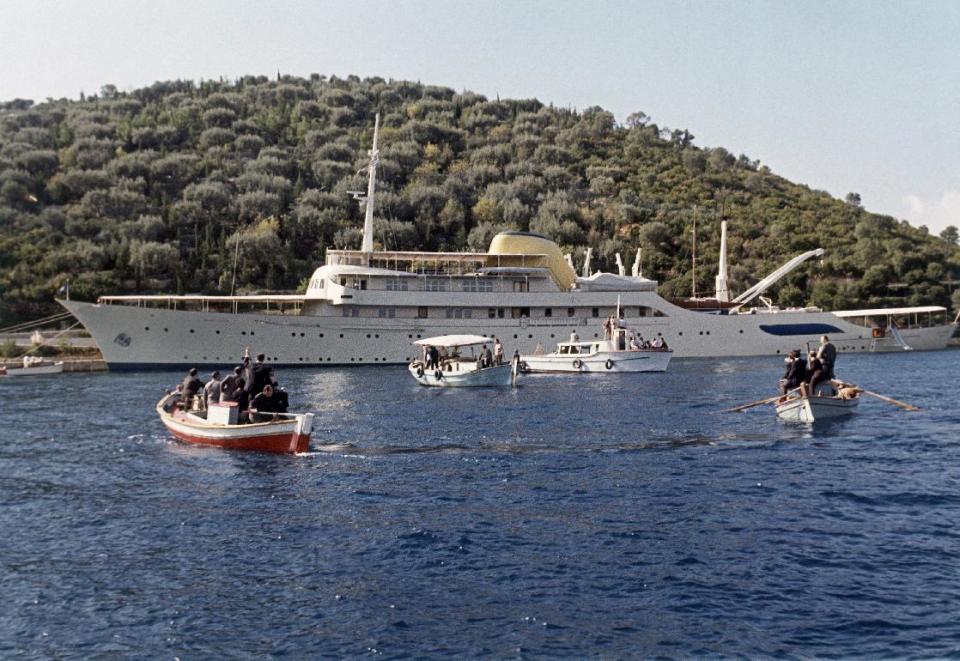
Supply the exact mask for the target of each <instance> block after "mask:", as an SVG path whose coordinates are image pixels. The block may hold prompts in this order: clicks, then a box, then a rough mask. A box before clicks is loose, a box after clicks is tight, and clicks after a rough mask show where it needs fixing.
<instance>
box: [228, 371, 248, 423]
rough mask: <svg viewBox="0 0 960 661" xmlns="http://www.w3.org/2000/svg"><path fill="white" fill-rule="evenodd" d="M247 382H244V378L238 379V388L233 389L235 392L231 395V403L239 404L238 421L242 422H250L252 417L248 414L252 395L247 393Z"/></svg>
mask: <svg viewBox="0 0 960 661" xmlns="http://www.w3.org/2000/svg"><path fill="white" fill-rule="evenodd" d="M246 385H247V382H246V381H244V379H243V377H242V376H241V377H239V378H238V379H237V387H236V388H234V389H233V392H232V393H230V400H229V401H231V402H236V403H237V413H238V416H237V419H238V420H239V421H240V422H241V423H244V422H249V421H250V417H249V415H248V414H247V409H249V408H250V393H248V392H247V388H246Z"/></svg>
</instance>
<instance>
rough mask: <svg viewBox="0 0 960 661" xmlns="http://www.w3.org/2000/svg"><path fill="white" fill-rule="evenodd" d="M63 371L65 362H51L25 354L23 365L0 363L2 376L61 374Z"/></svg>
mask: <svg viewBox="0 0 960 661" xmlns="http://www.w3.org/2000/svg"><path fill="white" fill-rule="evenodd" d="M62 371H63V362H62V361H58V362H55V363H54V362H51V361H49V360H44V359H43V358H38V357H37V356H24V357H23V365H11V366H9V367H4V366H2V365H0V378H7V377H13V376H41V375H45V374H60V373H61V372H62Z"/></svg>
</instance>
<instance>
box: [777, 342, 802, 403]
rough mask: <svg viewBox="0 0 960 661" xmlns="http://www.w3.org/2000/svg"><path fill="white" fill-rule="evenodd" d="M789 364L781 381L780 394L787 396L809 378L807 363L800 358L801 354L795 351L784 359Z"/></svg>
mask: <svg viewBox="0 0 960 661" xmlns="http://www.w3.org/2000/svg"><path fill="white" fill-rule="evenodd" d="M784 362H785V363H786V364H787V371H786V372H784V373H783V378H782V379H780V394H781V395H786V394H787V393H788V392H789V391H791V390H793V389H794V388H796V387H798V386H799V385H800V384H801V383H803V382H804V379H806V377H807V363H806V361H805V360H803V359H802V358H801V357H800V352H798V351H796V350H793V351H791V352H790V353H788V354H787V357H786V358H784Z"/></svg>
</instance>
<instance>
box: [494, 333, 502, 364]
mask: <svg viewBox="0 0 960 661" xmlns="http://www.w3.org/2000/svg"><path fill="white" fill-rule="evenodd" d="M493 361H494V363H495V364H497V365H502V364H503V345H502V344H500V338H499V337H494V338H493Z"/></svg>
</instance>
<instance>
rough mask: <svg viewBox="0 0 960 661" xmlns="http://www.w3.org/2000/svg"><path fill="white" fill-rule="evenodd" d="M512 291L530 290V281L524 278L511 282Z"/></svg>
mask: <svg viewBox="0 0 960 661" xmlns="http://www.w3.org/2000/svg"><path fill="white" fill-rule="evenodd" d="M513 291H530V283H529V282H527V281H526V280H523V281H521V282H514V283H513Z"/></svg>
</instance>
